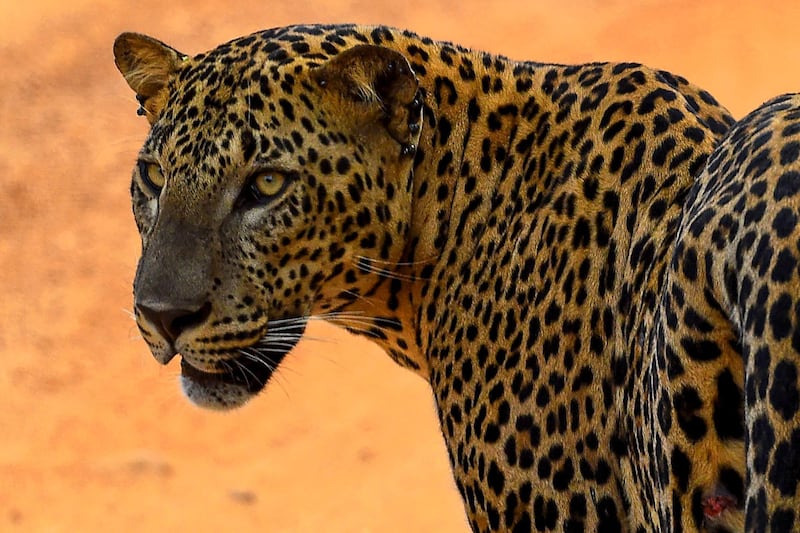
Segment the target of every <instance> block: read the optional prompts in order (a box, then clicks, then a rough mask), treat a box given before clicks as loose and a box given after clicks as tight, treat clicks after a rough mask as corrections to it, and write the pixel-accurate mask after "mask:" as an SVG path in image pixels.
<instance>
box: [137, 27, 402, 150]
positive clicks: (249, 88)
mask: <svg viewBox="0 0 800 533" xmlns="http://www.w3.org/2000/svg"><path fill="white" fill-rule="evenodd" d="M411 36H412V35H411V34H408V37H411ZM394 39H395V34H394V32H392V31H391V30H390V29H388V28H385V27H374V28H372V27H359V26H355V25H344V26H332V25H331V26H326V25H310V26H309V25H298V26H288V27H283V28H274V29H269V30H264V31H260V32H257V33H253V34H251V35H247V36H244V37H239V38H236V39H233V40H231V41H229V42H227V43H224V44H222V45H220V46H217V47H216V48H214V49H212V50H210V51H208V52H204V53H200V54H198V55H195V56H193V57H186V58H185V59H184V62H183V64H182V65H181V66H180V68H179V69H178V72H177V75H176V76H175V77H174V79H173V80H172V81H171V84H170V97H169V101H168V103H167V105H166V107H165V109H164V113H163V114H162V116H161V117H160V119H159V120H158V121H157V123H156V124H154V125H153V128H152V129H151V131H150V135H149V137H148V139H147V141H146V143H145V150H148V151H152V152H156V153H161V152H162V151H164V148H165V147H168V148H172V149H173V150H167V151H174V149H175V148H176V147H178V146H184V145H186V144H187V143H189V142H192V143H194V144H195V145H196V146H197V148H196V149H188V148H185V149H184V150H185V152H186V153H185V154H184V155H192V156H194V157H195V159H198V158H199V156H201V155H209V153H210V154H211V155H214V152H216V151H219V150H220V149H222V150H223V151H224V150H225V149H227V146H228V145H229V144H230V143H231V141H232V136H233V135H234V132H235V131H239V132H241V131H243V130H246V129H250V130H261V131H264V130H275V129H278V128H280V126H281V125H282V124H283V121H282V120H281V118H282V117H283V118H288V119H294V118H296V117H295V115H296V111H297V107H298V105H299V106H303V107H305V108H307V109H309V108H311V107H313V106H312V105H311V103H310V102H309V101H308V99H307V97H306V96H305V95H304V94H302V93H303V92H305V91H307V90H311V86H310V85H309V81H308V79H307V75H306V74H307V73H308V71H309V70H312V69H314V68H317V67H319V66H320V65H322V64H323V63H325V62H326V61H327V60H329V59H330V58H332V57H333V56H335V55H336V54H338V53H339V52H341V51H342V50H345V49H347V48H350V47H352V46H355V45H357V44H365V43H383V42H388V41H393V40H394ZM189 132H191V135H190V134H189ZM190 152H193V153H190Z"/></svg>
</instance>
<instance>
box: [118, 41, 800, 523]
mask: <svg viewBox="0 0 800 533" xmlns="http://www.w3.org/2000/svg"><path fill="white" fill-rule="evenodd" d="M114 51H115V57H116V63H117V66H118V67H119V69H120V71H121V72H122V74H123V75H124V77H125V79H126V81H127V82H128V84H129V85H130V86H131V88H133V90H134V91H135V92H136V94H137V98H138V100H139V103H140V104H141V107H140V110H139V112H140V114H142V115H145V116H146V117H147V119H148V121H149V122H150V124H151V130H150V133H149V135H148V137H147V140H146V141H145V144H144V147H143V148H142V151H141V152H140V155H139V158H138V162H137V164H136V165H135V169H134V175H133V183H132V187H131V190H132V197H133V206H134V215H135V218H136V222H137V225H138V228H139V232H140V234H141V237H142V256H141V258H140V260H139V265H138V269H137V273H136V278H135V280H134V298H135V309H136V318H137V323H138V325H139V328H140V330H141V332H142V335H143V337H144V339H145V340H146V341H147V343H148V344H149V346H150V348H151V350H152V352H153V354H154V356H155V358H156V359H157V360H158V361H159V362H161V363H167V362H168V361H169V360H170V359H172V358H173V357H174V356H175V355H177V354H180V356H181V369H182V383H183V389H184V391H185V393H186V395H187V396H188V397H189V398H190V399H191V400H192V401H193V402H195V403H197V404H199V405H202V406H205V407H209V408H217V409H227V408H231V407H235V406H238V405H241V404H242V403H244V402H245V401H247V400H248V399H249V398H251V397H252V396H254V395H255V394H256V393H258V391H260V390H261V389H262V388H263V387H264V386H265V384H266V383H267V381H268V380H269V378H270V376H271V375H272V373H273V372H274V370H275V369H276V367H278V366H279V365H280V362H281V359H282V358H283V356H284V355H285V354H286V353H287V352H288V351H289V350H290V349H291V348H292V347H293V346H294V345H295V343H296V342H297V341H298V339H299V338H300V337H301V336H302V334H303V331H304V328H305V325H306V324H307V322H308V321H309V320H312V319H325V320H328V321H330V322H333V323H334V324H338V325H342V326H344V327H346V328H348V329H350V330H351V331H353V332H354V333H357V334H362V335H366V336H368V337H370V338H371V339H372V340H374V341H375V342H376V343H378V344H379V345H380V346H381V347H382V348H383V349H384V350H385V351H386V352H387V353H388V354H389V356H390V357H392V358H393V359H394V360H395V361H397V362H398V363H399V364H400V365H402V366H405V367H407V368H409V369H412V370H413V371H415V372H417V373H418V374H420V375H421V376H422V377H424V378H425V379H426V380H427V381H428V382H429V383H430V385H431V388H432V390H433V393H434V398H435V402H436V409H437V412H438V415H439V420H440V422H441V427H442V432H443V434H444V438H445V442H446V444H447V450H448V455H449V459H450V463H451V465H452V467H453V473H454V478H455V484H456V486H457V488H458V490H459V492H460V494H461V496H462V498H463V500H464V507H465V511H466V513H467V517H468V520H469V523H470V525H471V526H472V528H473V530H475V531H533V530H537V531H545V530H558V531H578V530H584V531H666V530H686V531H695V530H710V531H731V530H739V529H742V528H743V527H745V526H747V527H748V528H750V529H758V528H762V529H766V527H767V525H770V524H771V525H772V527H773V529H775V528H776V527H777V528H778V530H791V529H792V528H793V527H796V523H797V522H796V521H795V520H796V519H795V514H793V513H795V511H794V510H796V509H797V508H800V494H799V493H798V491H797V483H794V482H793V480H795V481H796V479H797V477H798V476H800V470H798V464H800V463H797V462H796V461H795V462H790V464H789V466H788V467H787V468H788V470H783V469H782V468H781V467H780V466H779V463H780V461H781V456H787V457H789V456H797V454H796V453H795V454H793V453H792V452H793V451H795V450H796V448H797V439H796V436H797V435H800V429H798V418H797V416H796V413H797V412H798V410H797V398H798V394H797V377H796V374H797V367H798V366H800V357H798V351H799V350H798V348H797V346H799V345H796V343H795V344H793V342H794V341H793V339H800V333H798V322H797V321H796V320H794V319H793V318H792V317H791V316H790V315H791V312H792V310H795V311H796V310H797V309H800V304H797V305H795V304H796V302H795V299H796V295H797V294H800V280H798V275H797V270H798V269H797V268H796V265H797V264H800V260H795V257H796V256H797V255H798V254H797V251H796V247H795V248H792V246H791V243H793V242H794V243H796V242H798V239H800V231H798V230H797V229H796V228H797V227H798V226H797V225H796V224H795V222H796V220H795V219H796V217H794V216H793V214H792V213H794V212H795V211H796V209H795V207H796V202H795V200H796V199H795V198H794V192H796V191H798V190H800V185H797V183H796V180H795V177H796V176H800V173H798V171H797V168H796V161H797V160H798V159H799V158H798V157H797V154H798V153H800V150H798V148H797V146H800V145H798V144H797V142H796V141H794V140H793V135H795V133H797V132H798V131H800V129H798V128H796V127H795V125H794V122H792V121H795V122H796V121H797V120H798V116H800V114H798V113H797V111H796V110H797V109H798V108H799V107H800V104H797V103H796V102H794V101H793V100H792V101H789V100H791V99H790V98H789V99H788V100H786V101H781V102H780V103H779V104H777V105H773V106H767V107H766V108H765V109H764V110H762V111H761V112H760V113H756V114H754V115H753V116H751V117H750V118H748V119H745V121H743V123H742V124H740V125H738V126H737V127H734V128H733V129H732V130H731V132H730V133H728V130H729V129H730V127H731V125H732V124H733V122H734V121H733V119H732V118H731V116H730V115H729V114H728V113H727V111H726V110H725V109H724V107H722V106H721V105H719V104H718V103H717V102H716V100H714V98H713V97H711V95H709V94H708V93H707V92H705V91H703V90H702V89H700V88H698V87H696V86H695V85H693V84H691V83H689V82H688V81H687V80H685V79H683V78H681V77H679V76H675V75H673V74H670V73H668V72H664V71H657V70H653V69H650V68H647V67H645V66H642V65H639V64H635V63H592V64H586V65H574V66H569V65H551V64H545V63H532V62H516V61H512V60H509V59H507V58H503V57H499V56H493V55H490V54H486V53H482V52H475V51H471V50H467V49H465V48H461V47H458V46H456V45H452V44H449V43H440V42H434V41H432V40H430V39H426V38H422V37H419V36H417V35H415V34H413V33H410V32H403V31H398V30H394V29H390V28H385V27H359V26H292V27H288V28H278V29H274V30H268V31H264V32H260V33H256V34H253V35H250V36H246V37H242V38H239V39H235V40H233V41H231V42H229V43H226V44H223V45H221V46H220V47H217V48H216V49H214V50H212V51H210V52H207V53H204V54H199V55H196V56H193V57H189V56H186V55H184V54H182V53H180V52H178V51H176V50H175V49H173V48H171V47H169V46H167V45H165V44H163V43H161V42H159V41H156V40H154V39H152V38H149V37H145V36H142V35H136V34H123V35H121V36H120V37H119V38H118V39H117V41H116V43H115V47H114ZM787 102H789V103H787ZM770 128H772V129H770ZM766 130H769V131H770V133H769V134H768V133H765V131H766ZM726 135H727V137H726ZM723 138H724V140H722V144H721V145H720V144H719V143H720V141H721V139H723ZM718 145H719V147H718ZM769 158H772V159H773V160H778V159H779V160H780V161H781V165H782V168H781V169H780V170H777V169H778V168H779V167H778V165H775V166H774V167H773V166H770V165H766V164H765V163H764V161H765V160H766V159H769ZM793 165H794V166H793ZM783 167H785V168H783ZM773 168H774V169H775V170H772V169H773ZM787 176H789V177H787ZM793 202H795V203H793ZM740 219H741V221H740ZM740 222H741V223H740ZM745 227H750V228H751V229H743V228H745ZM778 238H779V239H778ZM771 242H780V244H781V247H782V249H781V250H780V251H775V249H773V247H772V245H771V244H770V243H771ZM770 250H771V251H770ZM773 259H774V261H773ZM773 262H775V264H774V265H773V264H772V263H773ZM766 309H769V311H768V312H767V311H765V310H766ZM767 320H769V322H770V326H771V327H772V329H773V330H775V331H779V332H780V338H777V337H776V336H775V335H777V334H773V337H775V338H773V337H770V336H769V335H768V334H767V333H765V324H766V322H767ZM776 324H777V326H776ZM765 354H766V355H765ZM776 443H778V444H776ZM773 445H777V446H778V447H779V449H780V450H782V451H781V454H777V453H772V447H773ZM787 472H788V473H787Z"/></svg>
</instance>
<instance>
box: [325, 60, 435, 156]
mask: <svg viewBox="0 0 800 533" xmlns="http://www.w3.org/2000/svg"><path fill="white" fill-rule="evenodd" d="M312 75H313V77H314V78H315V80H316V81H317V83H318V84H319V85H320V86H322V87H325V88H326V89H328V90H333V91H337V92H338V93H339V94H340V95H341V96H342V97H343V98H344V99H345V100H347V101H350V102H352V103H353V104H354V106H355V107H356V108H357V110H365V111H367V113H370V112H377V113H378V116H379V117H380V119H381V120H382V121H383V124H384V126H385V127H386V129H387V130H388V132H389V134H390V135H391V136H392V137H393V138H394V139H395V140H396V141H397V142H398V143H400V144H401V146H402V147H403V152H402V153H407V152H409V151H410V150H413V149H414V143H416V141H417V140H418V138H419V129H420V122H421V111H422V94H421V91H420V90H419V81H418V80H417V77H416V76H415V75H414V71H413V70H412V68H411V65H410V64H409V62H408V59H406V57H405V56H403V55H402V54H400V53H399V52H395V51H394V50H390V49H388V48H384V47H382V46H373V45H359V46H355V47H353V48H350V49H348V50H345V51H343V52H341V53H339V54H338V55H336V56H335V57H334V58H332V59H331V60H329V61H328V62H327V63H325V64H323V65H322V66H320V67H319V68H317V69H315V70H314V71H313V74H312Z"/></svg>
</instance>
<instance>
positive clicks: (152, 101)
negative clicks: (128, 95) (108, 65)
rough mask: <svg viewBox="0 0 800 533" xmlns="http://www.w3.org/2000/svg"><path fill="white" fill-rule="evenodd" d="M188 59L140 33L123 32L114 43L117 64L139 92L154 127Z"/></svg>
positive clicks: (127, 80) (138, 96)
mask: <svg viewBox="0 0 800 533" xmlns="http://www.w3.org/2000/svg"><path fill="white" fill-rule="evenodd" d="M186 59H187V56H186V55H185V54H182V53H180V52H178V51H177V50H175V49H174V48H172V47H171V46H168V45H166V44H164V43H162V42H161V41H159V40H156V39H153V38H152V37H148V36H147V35H142V34H139V33H123V34H121V35H120V36H119V37H117V38H116V40H115V41H114V63H115V64H116V65H117V68H118V69H119V71H120V72H121V73H122V76H123V77H124V78H125V81H126V82H128V85H130V87H131V89H133V90H134V92H135V93H136V99H137V100H138V101H139V104H140V105H141V107H140V108H139V111H138V112H139V114H140V115H146V116H147V120H148V121H149V122H150V124H153V123H154V122H155V121H156V120H157V119H158V117H159V115H160V114H161V111H162V110H163V109H164V106H165V105H166V103H167V98H168V97H169V91H168V84H169V80H170V78H171V77H172V76H173V75H174V74H175V71H177V69H178V66H179V65H180V64H181V63H182V62H183V61H185V60H186Z"/></svg>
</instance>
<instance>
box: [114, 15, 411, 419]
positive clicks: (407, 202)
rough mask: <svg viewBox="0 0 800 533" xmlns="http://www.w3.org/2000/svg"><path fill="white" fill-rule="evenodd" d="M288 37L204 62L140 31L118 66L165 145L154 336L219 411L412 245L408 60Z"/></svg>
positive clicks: (267, 36) (141, 208)
mask: <svg viewBox="0 0 800 533" xmlns="http://www.w3.org/2000/svg"><path fill="white" fill-rule="evenodd" d="M321 43H322V39H321V38H320V37H317V36H314V35H311V34H309V35H308V36H306V37H304V38H302V39H298V38H297V37H296V36H294V37H292V38H288V37H287V38H283V37H282V33H281V31H280V30H274V31H268V32H264V33H260V34H256V35H252V36H249V37H244V38H241V39H237V40H235V41H231V42H229V43H227V44H224V45H222V46H220V47H218V48H216V49H214V50H212V51H210V52H208V53H205V54H200V55H197V56H194V57H189V56H187V55H185V54H182V53H180V52H178V51H177V50H175V49H174V48H172V47H170V46H167V45H166V44H164V43H162V42H160V41H157V40H155V39H153V38H150V37H146V36H143V35H139V34H133V33H124V34H122V35H120V36H119V37H118V38H117V39H116V41H115V43H114V56H115V62H116V65H117V67H118V69H119V70H120V72H121V73H122V75H123V77H124V78H125V80H126V81H127V83H128V85H129V86H130V87H131V89H133V91H134V92H135V93H136V98H137V100H138V102H139V104H140V106H141V107H140V109H139V114H141V115H144V116H146V118H147V120H148V122H149V124H150V131H149V134H148V136H147V139H146V141H145V143H144V146H143V148H142V149H141V151H140V153H139V156H138V160H137V163H136V165H135V167H134V171H133V180H132V185H131V194H132V200H133V212H134V217H135V219H136V223H137V226H138V229H139V233H140V235H141V242H142V253H141V257H140V259H139V262H138V267H137V271H136V277H135V280H134V309H135V316H136V321H137V325H138V327H139V329H140V331H141V334H142V336H143V337H144V339H145V341H146V342H147V344H148V345H149V347H150V350H151V351H152V353H153V355H154V357H155V358H156V360H158V361H159V362H160V363H163V364H166V363H168V362H169V361H170V360H171V359H172V358H173V357H174V356H175V355H177V354H180V356H181V382H182V388H183V390H184V392H185V394H186V395H187V396H188V398H189V399H190V400H191V401H192V402H194V403H196V404H198V405H200V406H203V407H208V408H217V409H227V408H231V407H236V406H239V405H241V404H243V403H244V402H246V401H247V400H248V399H249V398H251V397H252V396H254V395H255V394H256V393H258V392H259V391H260V390H261V389H262V388H263V387H264V386H265V384H266V383H267V381H268V380H269V378H270V376H271V375H272V373H273V372H274V371H275V369H276V367H277V366H278V365H279V364H280V362H281V360H282V358H283V357H284V355H285V354H286V353H287V352H288V351H289V350H290V349H291V348H292V347H293V346H294V345H295V344H296V342H297V341H298V339H299V338H300V337H301V335H302V334H303V331H304V329H305V326H306V323H307V320H308V319H309V317H311V316H313V315H314V314H315V313H321V312H324V311H325V310H330V309H338V308H339V307H340V306H346V305H347V299H348V297H347V296H344V295H350V296H352V297H358V295H359V294H364V293H366V292H369V291H370V290H371V288H372V286H373V285H374V284H375V283H376V279H375V276H370V275H368V274H367V273H365V272H363V271H362V269H359V268H358V258H360V257H376V258H379V259H380V260H382V261H387V262H391V261H397V260H398V259H399V258H400V257H401V256H402V254H403V250H404V247H405V246H406V237H407V235H406V234H407V232H408V227H409V217H410V212H411V199H412V179H411V178H412V170H413V169H412V167H413V162H414V154H415V151H416V144H417V142H418V138H419V130H420V122H421V110H422V101H421V94H420V91H419V88H418V82H417V79H416V78H415V76H414V73H413V71H412V70H411V67H410V65H409V63H408V61H407V60H406V59H405V57H404V56H403V55H401V54H399V53H397V52H395V51H392V50H389V49H387V48H383V47H379V46H372V45H357V46H347V47H341V48H340V49H339V50H336V51H333V52H332V51H331V49H330V47H322V46H321Z"/></svg>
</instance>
